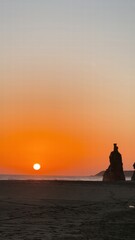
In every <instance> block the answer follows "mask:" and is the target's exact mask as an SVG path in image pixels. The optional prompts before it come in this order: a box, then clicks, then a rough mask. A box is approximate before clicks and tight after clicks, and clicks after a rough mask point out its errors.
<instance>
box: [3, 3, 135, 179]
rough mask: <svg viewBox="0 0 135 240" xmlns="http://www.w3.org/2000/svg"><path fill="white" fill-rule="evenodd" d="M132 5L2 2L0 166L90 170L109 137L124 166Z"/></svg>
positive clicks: (129, 144)
mask: <svg viewBox="0 0 135 240" xmlns="http://www.w3.org/2000/svg"><path fill="white" fill-rule="evenodd" d="M132 5H133V2H132V1H125V0H123V1H108V3H107V2H106V1H104V0H103V1H100V2H99V1H98V0H95V1H89V0H84V1H81V0H75V1H71V0H69V1H61V0H57V1H54V0H52V1H40V0H39V1H9V0H7V1H3V0H2V1H0V20H1V21H0V29H1V32H0V34H1V43H0V51H1V56H0V109H1V111H0V173H11V174H15V173H19V174H35V172H34V170H33V168H32V166H33V164H34V163H35V162H39V163H40V164H41V166H42V167H41V170H40V171H39V172H38V174H46V175H90V174H94V173H96V172H98V171H100V170H104V169H106V168H107V167H108V164H109V158H108V157H109V154H110V151H111V150H112V148H113V143H115V142H116V143H117V144H118V146H119V150H120V152H121V154H122V156H123V161H124V169H132V164H133V162H134V161H135V160H134V159H135V157H134V156H135V152H134V143H135V124H134V119H135V111H134V109H135V94H134V89H135V81H134V78H135V66H134V64H135V59H134V56H135V55H134V50H133V49H134V41H135V32H134V24H133V23H134V21H135V16H134V11H133V9H134V8H133V6H132ZM121 7H122V8H121ZM121 9H123V10H122V11H121ZM114 13H115V14H114ZM36 174H37V172H36Z"/></svg>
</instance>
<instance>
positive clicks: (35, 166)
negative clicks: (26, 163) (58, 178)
mask: <svg viewBox="0 0 135 240" xmlns="http://www.w3.org/2000/svg"><path fill="white" fill-rule="evenodd" d="M40 168H41V165H40V164H39V163H35V164H34V165H33V169H34V170H36V171H38V170H39V169H40Z"/></svg>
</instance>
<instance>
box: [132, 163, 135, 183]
mask: <svg viewBox="0 0 135 240" xmlns="http://www.w3.org/2000/svg"><path fill="white" fill-rule="evenodd" d="M133 168H134V172H133V176H132V178H131V181H135V163H134V164H133Z"/></svg>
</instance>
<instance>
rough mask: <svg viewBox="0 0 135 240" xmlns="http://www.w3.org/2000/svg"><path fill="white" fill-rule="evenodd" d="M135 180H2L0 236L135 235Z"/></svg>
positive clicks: (60, 239) (111, 239) (95, 238)
mask: <svg viewBox="0 0 135 240" xmlns="http://www.w3.org/2000/svg"><path fill="white" fill-rule="evenodd" d="M134 206H135V183H133V182H119V183H105V182H70V181H0V239H1V240H10V239H14V240H19V239H24V240H34V239H35V240H39V239H45V240H75V239H76V240H82V239H85V240H102V239H103V240H116V239H117V240H134V239H135V208H134Z"/></svg>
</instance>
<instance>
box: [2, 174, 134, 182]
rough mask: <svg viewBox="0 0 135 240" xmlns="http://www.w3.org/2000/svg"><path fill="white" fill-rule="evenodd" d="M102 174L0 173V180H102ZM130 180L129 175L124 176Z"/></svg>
mask: <svg viewBox="0 0 135 240" xmlns="http://www.w3.org/2000/svg"><path fill="white" fill-rule="evenodd" d="M102 179H103V177H102V176H46V175H19V174H18V175H11V174H10V175H9V174H1V175H0V180H21V181H22V180H40V181H41V180H44V181H45V180H50V181H102ZM126 180H127V181H130V180H131V178H130V177H126Z"/></svg>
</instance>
